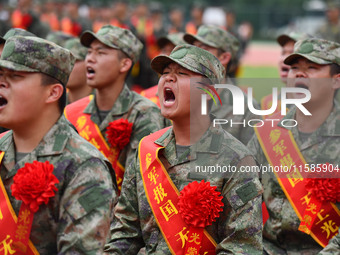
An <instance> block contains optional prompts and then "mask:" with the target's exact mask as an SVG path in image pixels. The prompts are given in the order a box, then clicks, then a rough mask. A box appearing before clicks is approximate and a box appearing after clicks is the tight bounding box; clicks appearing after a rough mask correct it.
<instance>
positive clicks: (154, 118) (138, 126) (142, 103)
mask: <svg viewBox="0 0 340 255" xmlns="http://www.w3.org/2000/svg"><path fill="white" fill-rule="evenodd" d="M96 39H97V40H99V41H100V42H101V43H103V44H104V45H106V46H108V47H110V48H114V49H117V50H121V51H122V52H124V53H125V54H126V55H127V56H128V57H129V58H131V59H132V60H133V62H136V61H137V60H138V57H139V54H140V52H141V50H142V47H143V45H142V43H141V42H140V41H139V40H138V39H137V38H136V37H135V36H134V35H133V34H132V32H131V31H129V30H127V29H123V28H119V27H115V26H111V25H106V26H103V27H102V28H101V29H100V30H99V31H98V32H97V33H96V34H95V33H93V32H89V31H87V32H85V33H83V34H82V36H81V39H80V40H81V43H82V44H83V45H84V46H86V47H90V45H91V43H92V42H93V41H94V40H96ZM107 68H108V69H107V72H110V70H109V68H110V67H109V66H108V67H107ZM75 104H76V102H75ZM75 104H71V105H68V106H67V107H66V110H67V109H68V108H69V107H70V108H72V107H74V106H75ZM84 113H85V114H90V115H91V120H92V121H93V122H94V123H96V124H97V125H98V127H99V129H100V131H101V133H102V135H103V137H104V138H105V139H106V141H108V140H107V137H106V133H105V132H106V128H107V127H108V125H109V123H110V122H112V121H114V120H118V119H121V118H126V117H127V120H128V121H129V122H130V123H133V127H132V134H131V138H130V142H129V144H128V145H126V146H125V147H124V149H122V151H121V152H120V154H119V163H120V164H121V165H122V166H123V167H127V166H128V165H129V163H128V162H130V161H131V160H132V159H133V157H134V155H135V152H136V149H137V146H138V143H139V141H140V139H142V138H143V137H144V136H146V135H149V134H150V133H152V132H155V131H157V130H160V129H162V128H163V127H165V124H164V123H165V120H164V118H163V117H162V116H161V114H160V111H159V108H158V107H157V106H156V105H155V104H154V103H152V102H151V101H150V100H148V99H146V98H144V97H142V96H140V95H138V94H137V93H135V92H133V91H131V90H130V89H129V88H128V87H127V85H126V84H125V85H124V87H123V89H122V91H121V92H120V94H119V96H118V98H117V100H116V102H115V103H114V105H113V107H112V109H111V110H110V112H108V113H107V115H106V117H105V118H104V119H102V120H101V118H100V116H99V114H98V108H97V106H96V96H95V98H94V99H93V100H92V101H90V103H89V104H88V105H87V107H86V109H85V110H84ZM79 114H82V113H81V112H80V113H79ZM76 128H77V126H76Z"/></svg>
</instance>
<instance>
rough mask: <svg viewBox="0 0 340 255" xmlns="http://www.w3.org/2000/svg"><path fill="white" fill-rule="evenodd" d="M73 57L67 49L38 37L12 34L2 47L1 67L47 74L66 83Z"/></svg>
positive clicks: (73, 60)
mask: <svg viewBox="0 0 340 255" xmlns="http://www.w3.org/2000/svg"><path fill="white" fill-rule="evenodd" d="M74 62H75V57H74V56H73V55H72V54H71V52H70V51H69V50H67V49H64V48H62V47H60V46H58V45H57V44H55V43H52V42H50V41H47V40H45V39H42V38H39V37H31V36H27V37H24V36H12V37H10V38H9V39H8V40H7V41H6V43H5V47H4V49H3V52H2V54H1V58H0V66H1V67H3V68H7V69H11V70H15V71H22V72H39V73H44V74H47V75H49V76H51V77H53V78H55V79H57V80H58V81H60V82H61V83H62V84H63V85H66V83H67V81H68V78H69V75H70V73H71V71H72V69H73V65H74Z"/></svg>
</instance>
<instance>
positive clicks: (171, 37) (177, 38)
mask: <svg viewBox="0 0 340 255" xmlns="http://www.w3.org/2000/svg"><path fill="white" fill-rule="evenodd" d="M183 36H184V33H182V32H178V33H173V34H168V35H166V36H162V37H159V38H158V39H157V45H158V47H159V48H163V47H164V46H165V45H166V44H168V43H172V44H173V45H175V46H177V45H180V44H185V43H186V42H185V41H184V39H183Z"/></svg>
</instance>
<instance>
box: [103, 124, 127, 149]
mask: <svg viewBox="0 0 340 255" xmlns="http://www.w3.org/2000/svg"><path fill="white" fill-rule="evenodd" d="M132 126H133V123H130V122H129V121H128V120H126V119H118V120H115V121H112V122H110V123H109V126H108V127H107V130H106V135H107V138H108V141H109V143H110V144H111V145H112V146H113V147H116V148H117V149H118V150H119V151H120V150H122V149H123V148H124V147H125V146H126V145H127V144H128V143H129V142H130V137H131V133H132Z"/></svg>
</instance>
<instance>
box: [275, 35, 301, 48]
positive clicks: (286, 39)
mask: <svg viewBox="0 0 340 255" xmlns="http://www.w3.org/2000/svg"><path fill="white" fill-rule="evenodd" d="M276 41H277V42H278V43H279V44H280V45H281V47H283V46H284V45H285V44H286V43H287V42H289V41H294V42H296V40H295V39H294V38H292V37H289V36H288V35H280V36H279V37H278V38H277V39H276Z"/></svg>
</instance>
